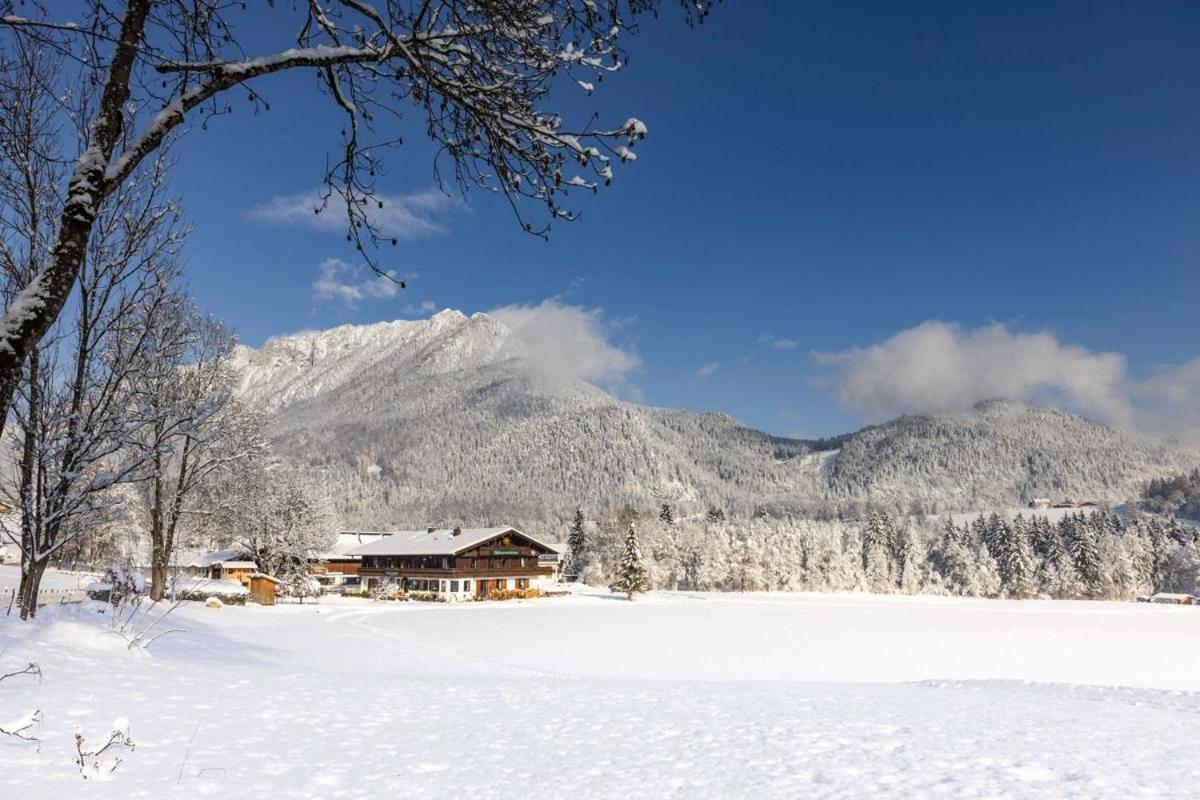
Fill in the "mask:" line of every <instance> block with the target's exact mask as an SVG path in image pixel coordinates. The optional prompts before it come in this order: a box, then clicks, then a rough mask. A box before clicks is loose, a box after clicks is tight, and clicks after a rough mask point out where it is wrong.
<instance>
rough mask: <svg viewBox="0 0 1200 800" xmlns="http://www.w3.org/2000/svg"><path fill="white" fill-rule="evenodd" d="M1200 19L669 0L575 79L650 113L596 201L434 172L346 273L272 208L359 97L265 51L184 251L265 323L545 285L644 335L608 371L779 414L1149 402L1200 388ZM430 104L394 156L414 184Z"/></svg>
mask: <svg viewBox="0 0 1200 800" xmlns="http://www.w3.org/2000/svg"><path fill="white" fill-rule="evenodd" d="M270 19H271V17H270V16H269V15H266V16H264V17H263V21H264V22H266V21H269V20H270ZM261 35H262V40H261V42H258V41H255V42H253V43H252V45H257V44H261V45H262V46H263V47H264V48H265V47H268V46H269V45H270V42H271V41H272V36H271V35H269V31H268V30H267V29H266V27H265V26H264V29H263V30H262V32H261ZM1198 41H1200V7H1197V6H1195V5H1192V4H1168V3H1141V4H1132V3H1126V4H1104V3H1080V4H1067V3H1056V4H1039V5H1037V6H1035V5H1034V4H988V5H987V6H984V5H982V4H964V3H945V4H938V3H921V4H911V5H909V4H901V3H877V4H876V3H859V4H853V5H851V4H842V3H836V4H835V3H830V4H819V5H818V4H807V3H761V2H759V3H748V2H741V3H738V2H730V3H725V4H723V5H722V6H720V7H719V8H718V9H717V11H716V12H715V13H714V14H713V16H712V18H711V19H710V21H709V22H708V23H706V24H705V25H704V26H702V27H701V28H699V29H695V30H690V29H688V28H686V27H685V26H684V25H683V24H682V23H681V21H680V20H679V19H678V15H677V14H674V13H666V14H664V15H663V17H662V18H661V19H659V20H658V21H657V22H655V21H652V20H647V21H646V22H645V23H644V25H643V30H642V32H641V34H639V35H638V36H637V37H636V38H634V39H632V40H630V41H629V43H628V46H629V49H630V51H631V56H632V58H631V62H630V66H629V68H628V70H627V71H625V72H623V73H621V74H619V75H618V76H615V77H614V78H612V79H610V80H607V81H605V82H604V83H603V84H602V85H601V86H600V87H599V90H598V91H597V93H596V94H595V95H593V96H591V97H586V96H584V95H583V94H582V92H569V93H566V94H564V95H560V97H559V99H557V100H555V101H554V102H555V103H556V104H557V107H560V108H563V109H565V110H566V111H567V112H568V114H575V115H580V114H587V113H588V112H589V111H590V110H591V109H592V108H596V109H598V110H599V111H600V112H601V115H602V118H604V119H607V120H612V121H614V122H618V123H619V122H620V121H622V120H624V119H625V118H626V117H628V116H631V115H635V116H638V117H640V118H642V119H644V120H645V122H646V124H647V125H648V127H649V136H648V137H647V139H646V140H645V141H644V142H643V143H641V144H640V145H639V147H638V153H639V158H638V160H637V162H636V163H634V164H632V165H626V166H624V167H620V168H618V170H617V174H616V177H615V180H614V183H613V186H612V187H611V188H609V189H607V190H604V191H602V192H600V194H599V195H598V196H597V197H596V198H594V199H593V198H591V197H590V196H588V197H581V198H580V202H579V207H580V208H581V210H582V212H583V216H582V219H581V220H580V221H578V222H575V223H572V224H559V225H557V226H556V227H555V229H554V231H553V233H552V235H551V239H550V241H549V242H543V241H541V240H539V239H535V238H533V237H530V236H528V235H525V234H522V233H521V232H520V231H519V230H518V228H517V226H516V224H515V222H514V220H513V217H512V215H511V212H510V211H509V210H508V208H507V206H506V205H505V204H504V203H503V202H501V201H500V200H498V199H497V198H494V197H491V196H484V195H483V194H481V193H479V192H474V193H472V194H470V195H469V196H468V197H467V198H466V201H465V204H464V205H462V206H458V205H455V204H444V205H443V207H435V208H432V209H431V208H429V207H428V204H427V203H426V204H420V203H418V204H417V205H415V206H414V212H413V213H414V215H415V217H416V219H417V222H418V223H427V224H428V226H429V229H428V230H425V231H424V232H423V233H422V234H421V235H417V236H414V238H411V239H409V240H406V241H403V242H401V244H400V245H399V246H398V247H396V248H394V249H393V248H389V249H388V250H387V251H386V252H384V253H383V254H382V255H383V257H384V259H385V265H386V266H387V267H388V268H390V269H395V270H396V271H397V272H399V273H402V274H409V273H415V274H416V277H415V278H414V279H413V280H412V281H411V282H410V284H409V288H408V289H407V290H405V291H403V292H399V293H397V294H395V296H392V297H363V298H361V299H359V300H357V301H353V302H352V301H349V300H347V298H346V297H345V296H344V293H343V295H342V296H327V297H320V296H318V293H317V292H316V290H315V289H314V283H315V282H316V281H317V280H318V278H319V275H320V269H321V265H322V264H323V263H325V262H326V261H327V259H333V258H336V259H342V260H344V261H345V262H347V263H349V265H350V267H351V268H353V267H354V266H355V264H356V263H357V261H356V259H355V257H354V256H355V254H354V252H353V250H352V249H351V248H350V246H349V245H348V244H347V243H346V242H345V241H344V239H343V237H342V236H341V235H339V234H338V233H337V232H330V231H320V230H314V229H311V228H309V227H307V226H305V225H300V224H292V225H288V224H279V222H278V221H276V222H275V223H272V222H270V221H267V220H264V219H262V215H261V214H256V213H255V209H256V208H258V207H260V206H262V205H264V204H268V203H270V202H271V201H272V200H276V199H277V198H280V197H287V196H289V195H294V194H296V193H303V192H308V191H312V190H313V189H314V188H315V187H316V186H317V185H318V184H319V181H320V178H321V175H322V168H323V165H324V159H325V153H326V152H327V151H329V150H331V149H332V148H335V147H336V146H337V133H338V130H339V129H340V124H341V123H340V120H339V119H338V117H337V115H336V114H335V113H334V112H333V110H332V109H329V108H328V107H327V103H326V101H325V100H324V99H323V98H321V97H320V96H319V95H318V94H317V93H316V91H315V88H314V85H313V81H312V79H311V77H310V76H308V75H303V76H301V75H293V76H283V77H276V78H273V79H272V80H271V81H268V82H265V83H263V84H261V85H260V86H259V87H258V88H259V89H260V90H261V91H262V92H263V93H264V94H266V96H267V97H268V98H269V100H270V102H271V111H270V112H269V113H268V114H267V115H264V116H260V117H255V116H254V115H252V114H250V113H249V111H248V106H247V107H246V108H241V107H238V108H237V109H236V111H235V113H234V114H233V115H231V116H229V117H225V118H222V119H220V120H217V121H215V122H214V123H213V125H211V126H210V129H209V130H207V131H200V130H196V131H194V132H193V133H191V134H190V135H189V136H188V138H187V140H186V144H185V145H184V146H183V147H181V148H179V149H178V150H177V153H176V157H177V158H178V162H179V163H178V169H177V171H176V175H175V179H174V182H175V186H176V189H177V190H178V191H179V192H180V193H181V194H182V196H183V201H184V205H185V208H186V210H187V213H188V215H189V216H190V218H191V219H192V220H193V222H194V226H195V232H194V233H193V235H192V237H191V240H190V242H189V245H188V250H187V256H186V258H187V266H188V274H189V280H190V283H191V285H192V287H193V289H194V291H195V292H196V294H197V295H198V297H199V299H200V301H201V303H202V304H203V305H204V306H205V307H206V308H208V309H209V310H211V311H213V312H214V313H217V314H219V315H221V316H223V317H225V318H226V319H227V320H228V321H229V322H230V323H231V324H232V325H234V326H235V327H236V328H237V329H238V330H239V331H240V332H241V334H242V337H243V340H244V341H245V342H247V343H248V344H259V343H261V342H262V341H263V340H264V339H266V338H268V337H270V336H272V335H277V334H282V333H287V332H291V331H296V330H300V329H308V328H321V327H329V326H332V325H337V324H343V323H348V322H354V323H359V322H372V321H377V320H385V319H395V318H401V317H417V316H422V315H423V314H425V313H427V312H426V311H423V310H422V309H423V306H422V304H426V306H425V307H426V308H427V307H428V304H429V303H432V304H433V306H434V307H436V308H438V309H440V308H443V307H451V308H458V309H461V310H463V311H466V312H474V311H486V310H489V309H493V308H497V307H501V306H525V305H535V306H536V305H539V304H541V303H543V302H544V301H546V300H547V299H552V300H553V301H554V302H555V303H556V304H557V306H555V307H556V308H557V307H559V306H570V307H579V308H581V309H586V310H588V311H589V312H592V313H591V314H589V315H583V316H584V318H585V324H589V325H591V326H592V327H593V332H595V331H596V330H599V331H600V332H601V335H602V336H603V337H604V338H605V339H606V340H607V341H606V342H605V343H604V346H607V347H612V348H615V349H617V350H619V351H621V352H622V353H625V354H632V355H634V356H636V359H634V360H630V361H627V362H622V363H623V364H624V366H623V367H621V368H620V369H619V370H618V372H619V373H620V374H619V375H617V376H616V377H613V378H612V380H611V381H610V382H611V383H612V384H615V385H616V388H617V390H618V391H619V392H621V393H624V394H625V395H626V396H631V397H636V398H640V399H642V400H644V401H645V402H649V403H654V404H659V405H667V406H679V407H686V408H692V409H697V410H711V409H716V410H724V411H728V412H729V413H731V414H733V415H734V416H736V417H738V418H739V419H741V420H742V421H744V422H747V423H749V424H752V425H755V426H757V427H762V428H764V429H767V430H770V431H772V432H777V433H789V434H797V435H823V434H829V433H834V432H839V431H842V430H846V429H850V428H853V427H857V426H858V425H859V424H861V423H862V422H864V421H871V420H873V419H876V418H881V417H884V416H887V415H889V414H891V413H897V412H900V411H919V410H925V408H926V407H932V406H935V405H954V404H961V403H964V402H969V401H970V400H973V399H976V397H977V396H978V395H980V394H981V393H984V392H987V393H995V394H1009V395H1012V396H1023V397H1030V398H1031V399H1045V398H1047V397H1048V398H1050V399H1055V400H1057V401H1059V402H1060V403H1062V404H1064V405H1067V406H1069V407H1072V408H1075V409H1077V410H1081V411H1084V412H1085V413H1089V414H1091V415H1093V416H1098V417H1102V418H1106V419H1110V420H1113V421H1117V422H1121V423H1123V424H1129V425H1132V426H1139V425H1142V423H1141V422H1139V420H1141V419H1143V418H1144V417H1145V416H1146V415H1147V414H1148V413H1149V412H1148V409H1150V408H1151V407H1154V408H1156V409H1158V412H1157V413H1156V414H1155V416H1159V417H1161V416H1163V413H1162V408H1163V407H1167V406H1162V404H1160V403H1159V399H1160V398H1161V397H1163V396H1166V395H1167V394H1170V393H1175V394H1178V395H1179V396H1188V393H1189V391H1190V389H1191V388H1192V387H1195V388H1196V389H1198V390H1200V361H1197V362H1193V359H1195V358H1196V357H1197V356H1198V355H1200V314H1198V313H1197V305H1198V301H1200V268H1198V267H1200V144H1198V143H1200V47H1197V46H1196V43H1197V42H1198ZM248 49H250V50H251V51H252V52H253V47H251V48H248ZM409 122H410V123H411V124H412V125H413V130H412V132H411V133H410V135H409V136H408V137H407V141H408V143H407V144H406V145H405V147H404V148H402V149H401V150H399V151H397V152H395V153H393V154H392V155H391V156H390V158H389V162H388V172H387V175H386V177H385V178H384V179H383V182H382V184H381V185H382V187H383V188H384V190H385V191H386V192H388V193H389V194H395V195H405V196H413V197H416V198H418V199H420V198H421V197H428V195H424V194H423V193H425V192H427V190H429V189H430V187H431V186H432V185H433V179H432V170H431V163H430V152H429V149H428V147H427V146H426V145H425V144H424V143H423V142H422V141H421V136H420V135H419V127H418V119H417V117H415V116H410V117H409ZM277 202H278V201H277ZM530 210H531V212H532V213H535V214H536V213H537V210H536V209H530ZM326 269H328V267H327V268H326ZM337 277H338V279H339V280H340V281H343V282H344V281H347V280H351V279H352V276H350V275H349V274H348V273H347V272H345V271H342V272H340V273H338V276H337ZM327 294H328V292H327ZM597 310H598V311H597ZM936 322H941V323H946V324H945V325H937V324H934V323H936ZM922 325H924V326H925V327H919V326H922ZM905 331H907V332H908V334H907V335H904V334H903V332H905ZM897 334H901V336H900V337H899V338H895V337H897ZM852 348H859V350H852ZM870 348H875V349H870ZM814 353H816V354H826V355H825V356H820V355H818V356H816V357H814ZM829 354H840V355H832V356H831V355H829ZM634 361H636V362H638V363H639V366H637V367H636V368H635V369H628V367H629V366H630V365H631V364H632V363H634ZM714 365H715V366H714ZM897 365H900V366H897ZM1193 373H1194V374H1193ZM930 387H933V388H934V389H936V390H933V389H931V388H930ZM1155 387H1158V388H1157V389H1156V388H1155ZM1164 402H1165V401H1164ZM1193 405H1195V404H1193ZM1167 413H1168V414H1177V413H1182V412H1179V410H1178V403H1176V405H1174V406H1169V407H1167ZM1189 424H1190V423H1189ZM1142 426H1143V427H1145V426H1144V425H1142Z"/></svg>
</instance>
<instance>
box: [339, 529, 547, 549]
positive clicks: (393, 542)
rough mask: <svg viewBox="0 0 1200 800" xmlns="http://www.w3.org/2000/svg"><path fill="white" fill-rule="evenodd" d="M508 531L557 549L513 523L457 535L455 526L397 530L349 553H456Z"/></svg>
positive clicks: (466, 530)
mask: <svg viewBox="0 0 1200 800" xmlns="http://www.w3.org/2000/svg"><path fill="white" fill-rule="evenodd" d="M504 533H515V534H517V535H518V536H523V537H524V538H526V539H528V540H529V541H531V542H533V543H534V544H538V545H541V546H542V547H545V548H546V549H548V550H549V549H553V548H552V547H551V546H550V545H549V544H547V543H546V542H543V541H541V540H540V539H537V538H535V537H533V536H530V535H529V534H528V533H524V532H523V531H519V530H517V529H516V528H513V527H511V526H505V527H502V528H463V529H462V530H461V532H460V533H459V534H458V535H457V536H455V535H454V530H453V529H451V528H435V529H434V530H432V531H427V530H426V531H394V532H392V533H390V534H388V535H387V536H383V537H381V538H380V539H378V540H377V541H374V542H371V543H370V544H365V545H363V546H362V547H359V548H357V549H355V550H351V551H350V552H349V553H348V554H347V555H352V556H452V555H455V554H456V553H461V552H462V551H464V550H470V549H471V548H472V547H476V546H478V545H481V544H483V543H484V542H486V541H488V540H489V539H494V538H496V537H497V536H500V535H501V534H504Z"/></svg>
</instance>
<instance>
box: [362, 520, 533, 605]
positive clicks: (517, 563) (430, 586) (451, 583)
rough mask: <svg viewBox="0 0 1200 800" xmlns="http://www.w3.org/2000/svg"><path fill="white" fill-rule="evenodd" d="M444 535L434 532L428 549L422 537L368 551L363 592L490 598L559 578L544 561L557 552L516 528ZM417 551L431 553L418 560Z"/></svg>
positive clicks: (396, 540) (387, 542)
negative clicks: (379, 589)
mask: <svg viewBox="0 0 1200 800" xmlns="http://www.w3.org/2000/svg"><path fill="white" fill-rule="evenodd" d="M439 533H440V532H436V531H432V530H431V531H428V535H429V537H430V543H429V544H428V545H423V543H422V542H421V540H420V535H419V534H416V535H410V536H407V537H401V536H396V537H388V538H387V539H386V540H384V541H382V542H380V543H379V544H378V545H373V546H370V547H366V548H363V551H364V552H363V553H362V565H361V567H360V568H359V575H360V577H361V578H362V580H363V586H364V587H366V588H371V587H372V586H377V585H379V584H381V583H383V582H387V581H390V582H392V583H395V584H396V585H397V586H398V587H399V588H400V589H401V590H406V591H411V592H430V593H434V594H439V595H446V596H448V597H453V598H457V599H465V598H469V597H476V598H485V597H488V596H492V595H494V594H496V593H498V592H503V591H524V590H530V589H535V588H540V585H541V583H542V582H543V581H546V580H550V579H553V577H554V575H555V568H554V566H553V565H552V564H546V563H544V562H543V561H542V559H543V557H545V556H549V555H554V554H555V553H556V551H555V550H554V549H553V548H551V547H549V546H547V545H546V544H544V543H542V542H539V541H537V540H535V539H533V538H532V537H530V536H527V535H526V534H524V533H522V532H521V531H518V530H516V529H515V528H507V529H494V530H488V531H484V532H477V531H469V532H467V533H466V534H459V533H453V532H451V533H450V534H449V535H448V536H447V535H441V536H439ZM460 536H461V538H460ZM414 549H415V550H423V551H425V552H421V553H419V554H414V553H412V552H411V551H412V550H414ZM438 551H440V552H438Z"/></svg>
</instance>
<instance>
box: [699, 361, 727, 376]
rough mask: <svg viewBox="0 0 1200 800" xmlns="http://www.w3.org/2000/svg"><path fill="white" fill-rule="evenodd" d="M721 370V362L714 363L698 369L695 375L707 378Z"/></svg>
mask: <svg viewBox="0 0 1200 800" xmlns="http://www.w3.org/2000/svg"><path fill="white" fill-rule="evenodd" d="M720 368H721V362H719V361H714V362H712V363H711V364H705V365H704V366H703V367H701V368H700V369H698V370H696V374H697V375H699V376H700V377H701V378H707V377H708V376H709V375H712V374H713V373H714V372H716V371H717V370H719V369H720Z"/></svg>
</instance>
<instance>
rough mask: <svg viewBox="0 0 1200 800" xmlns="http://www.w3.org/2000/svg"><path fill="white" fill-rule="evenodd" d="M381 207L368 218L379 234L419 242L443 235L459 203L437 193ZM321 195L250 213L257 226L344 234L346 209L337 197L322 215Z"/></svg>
mask: <svg viewBox="0 0 1200 800" xmlns="http://www.w3.org/2000/svg"><path fill="white" fill-rule="evenodd" d="M377 200H378V201H379V202H382V203H383V207H382V208H380V207H378V206H373V207H370V208H369V216H370V219H371V221H372V223H373V224H375V225H376V226H377V227H378V228H379V231H380V233H381V234H382V235H383V236H385V237H391V238H396V239H419V238H422V237H426V236H434V235H437V234H442V233H445V232H446V227H445V225H444V219H445V217H446V216H447V215H449V213H450V212H451V211H453V210H454V209H455V208H457V207H459V206H460V205H461V203H460V202H459V201H458V200H456V199H453V198H451V197H450V196H448V195H446V194H445V193H444V192H441V191H439V190H437V189H427V190H425V191H423V192H415V193H412V194H393V195H380V196H379V197H378V198H377ZM321 205H322V203H321V192H320V191H318V190H313V191H310V192H299V193H296V194H288V195H280V196H278V197H274V198H272V199H270V200H268V201H267V202H265V203H261V204H259V205H257V206H255V207H254V208H253V209H251V210H250V216H251V217H252V218H253V219H256V220H259V221H260V222H266V223H269V224H272V225H281V226H287V227H297V226H298V227H304V228H308V229H310V230H314V231H321V232H325V233H339V234H344V233H345V232H346V227H347V218H346V211H345V207H344V206H342V205H340V201H339V198H337V197H336V196H335V197H333V198H332V199H330V201H329V203H328V204H327V205H326V206H325V208H324V209H323V210H322V211H321V213H319V214H318V213H316V209H319V208H321Z"/></svg>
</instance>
